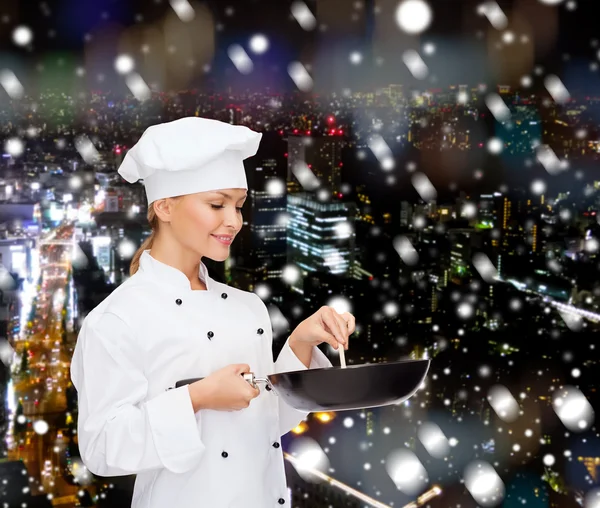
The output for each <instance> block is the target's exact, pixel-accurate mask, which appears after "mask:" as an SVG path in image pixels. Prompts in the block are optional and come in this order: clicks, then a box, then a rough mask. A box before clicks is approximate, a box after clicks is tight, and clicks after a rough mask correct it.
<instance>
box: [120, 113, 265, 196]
mask: <svg viewBox="0 0 600 508" xmlns="http://www.w3.org/2000/svg"><path fill="white" fill-rule="evenodd" d="M261 137H262V134H261V133H259V132H255V131H253V130H251V129H249V128H248V127H245V126H243V125H231V124H228V123H225V122H220V121H218V120H210V119H208V118H199V117H195V116H192V117H186V118H181V119H179V120H175V121H173V122H167V123H161V124H158V125H153V126H151V127H148V128H147V129H146V131H145V132H144V134H143V135H142V137H141V138H140V140H139V141H138V142H137V143H136V144H135V145H134V146H133V147H132V148H131V149H130V150H129V152H127V155H125V159H123V162H122V164H121V166H120V167H119V171H118V172H119V174H120V175H121V176H122V177H123V178H124V179H125V180H127V181H128V182H129V183H134V182H137V181H138V180H140V179H141V180H143V183H144V187H145V188H146V197H147V198H148V204H150V203H152V202H153V201H156V200H157V199H162V198H168V197H174V196H181V195H184V194H195V193H196V192H206V191H211V190H218V189H237V188H239V189H247V188H248V184H247V181H246V172H245V171H244V162H243V161H244V159H247V158H248V157H252V156H253V155H256V152H257V151H258V145H259V143H260V140H261Z"/></svg>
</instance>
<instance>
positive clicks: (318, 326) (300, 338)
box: [292, 306, 355, 350]
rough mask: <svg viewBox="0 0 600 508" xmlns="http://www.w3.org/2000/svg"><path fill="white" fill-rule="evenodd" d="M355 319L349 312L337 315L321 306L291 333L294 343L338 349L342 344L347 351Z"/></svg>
mask: <svg viewBox="0 0 600 508" xmlns="http://www.w3.org/2000/svg"><path fill="white" fill-rule="evenodd" d="M354 328H355V319H354V316H353V315H352V314H350V313H349V312H344V313H343V314H338V313H337V312H336V311H335V309H334V308H333V307H327V306H323V307H321V308H320V309H319V310H318V311H317V312H315V313H314V314H313V315H312V316H310V317H307V318H306V319H305V320H304V321H302V322H301V323H300V324H299V325H298V326H297V327H296V329H295V330H294V331H293V332H292V337H293V339H294V340H295V341H297V342H298V343H302V344H308V345H310V346H318V345H319V344H321V343H322V342H327V343H328V344H331V346H332V347H333V349H336V350H337V349H338V344H342V345H343V346H344V349H348V339H349V337H350V335H352V334H353V333H354Z"/></svg>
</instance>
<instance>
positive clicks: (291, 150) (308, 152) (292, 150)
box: [287, 129, 345, 193]
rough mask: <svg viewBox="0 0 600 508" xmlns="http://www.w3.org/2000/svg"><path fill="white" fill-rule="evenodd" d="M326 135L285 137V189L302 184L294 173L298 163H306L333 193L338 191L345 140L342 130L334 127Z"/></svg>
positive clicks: (298, 189) (321, 182) (292, 190)
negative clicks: (286, 150) (286, 185)
mask: <svg viewBox="0 0 600 508" xmlns="http://www.w3.org/2000/svg"><path fill="white" fill-rule="evenodd" d="M329 134H330V135H328V136H310V135H306V136H293V135H291V136H289V137H288V174H287V180H288V191H289V192H290V193H294V192H299V191H300V190H301V186H300V184H299V182H298V179H297V178H296V177H295V176H294V169H295V167H296V165H297V164H299V163H300V164H306V165H307V166H308V168H309V169H310V170H311V171H312V172H313V174H314V175H315V176H316V177H317V178H318V179H319V182H320V184H321V186H325V187H327V188H328V189H330V190H331V192H332V193H338V192H340V186H341V184H342V147H343V146H344V144H345V141H344V138H343V137H342V135H343V131H341V130H336V129H333V132H331V131H330V133H329Z"/></svg>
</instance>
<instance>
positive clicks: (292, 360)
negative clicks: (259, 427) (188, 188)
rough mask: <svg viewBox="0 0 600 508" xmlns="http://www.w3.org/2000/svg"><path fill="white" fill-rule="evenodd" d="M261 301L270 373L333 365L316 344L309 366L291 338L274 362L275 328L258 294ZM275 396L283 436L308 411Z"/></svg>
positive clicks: (296, 424) (302, 418)
mask: <svg viewBox="0 0 600 508" xmlns="http://www.w3.org/2000/svg"><path fill="white" fill-rule="evenodd" d="M256 298H258V300H259V302H260V306H261V307H262V312H263V315H264V316H265V317H264V319H265V322H266V323H265V324H266V326H265V328H266V341H265V342H266V344H267V347H268V356H269V363H270V364H271V369H270V371H269V372H268V374H277V373H279V372H290V371H294V370H308V368H311V369H319V368H325V367H332V364H331V362H330V361H329V359H328V358H327V356H325V354H324V353H323V352H322V351H321V350H320V349H319V348H318V347H317V346H315V347H314V348H313V352H312V356H311V361H310V366H309V367H308V368H307V367H306V365H304V364H303V363H302V362H301V361H300V359H299V358H298V357H297V356H296V354H295V353H294V351H292V348H291V347H290V339H289V338H288V339H287V341H286V342H285V344H284V346H283V348H282V350H281V351H280V353H279V356H278V357H277V361H275V362H273V330H272V327H271V320H270V317H269V311H268V310H267V306H266V305H265V303H264V302H263V301H262V299H261V298H260V297H259V296H258V295H256ZM273 396H274V397H277V404H278V411H279V431H280V434H281V435H282V436H283V435H284V434H287V433H288V432H289V431H290V430H292V429H293V428H295V427H297V426H298V425H299V424H300V422H301V421H302V420H304V419H305V418H306V417H307V416H308V413H307V412H305V411H298V410H297V409H294V408H293V407H292V406H290V405H288V404H287V403H286V402H285V401H284V400H283V399H282V398H281V397H279V396H278V395H276V394H274V395H273Z"/></svg>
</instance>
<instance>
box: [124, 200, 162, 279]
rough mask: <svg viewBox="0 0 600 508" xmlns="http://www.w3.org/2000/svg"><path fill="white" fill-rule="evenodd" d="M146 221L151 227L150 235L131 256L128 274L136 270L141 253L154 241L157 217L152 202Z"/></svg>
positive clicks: (150, 246)
mask: <svg viewBox="0 0 600 508" xmlns="http://www.w3.org/2000/svg"><path fill="white" fill-rule="evenodd" d="M148 223H149V224H150V227H151V228H152V233H150V236H149V237H148V238H146V239H145V240H144V241H143V242H142V245H140V248H139V249H138V250H137V251H136V252H135V254H134V255H133V257H132V258H131V264H130V265H129V275H130V276H131V275H133V274H134V273H135V272H137V271H138V269H139V267H140V258H141V257H142V254H143V253H144V251H145V250H148V249H150V248H152V244H153V243H154V239H155V238H156V230H157V228H158V217H157V216H156V213H155V212H154V206H152V204H150V206H149V207H148Z"/></svg>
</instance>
